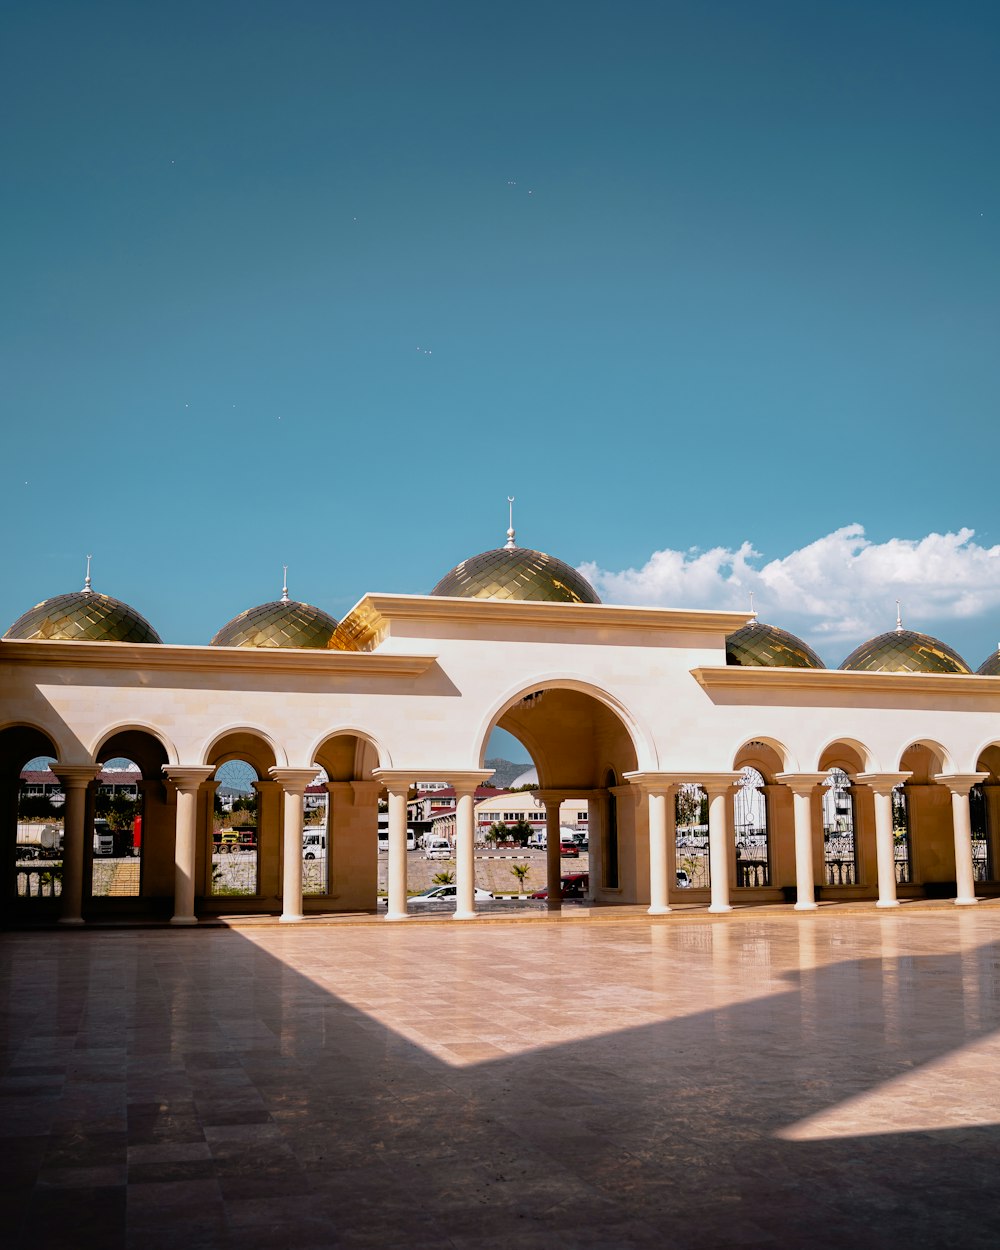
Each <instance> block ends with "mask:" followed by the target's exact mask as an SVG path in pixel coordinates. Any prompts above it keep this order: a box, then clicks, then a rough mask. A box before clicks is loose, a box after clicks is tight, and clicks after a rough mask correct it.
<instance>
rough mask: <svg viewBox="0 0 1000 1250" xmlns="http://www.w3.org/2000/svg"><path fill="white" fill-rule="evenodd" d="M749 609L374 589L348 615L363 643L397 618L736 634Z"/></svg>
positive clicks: (456, 622)
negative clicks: (359, 629) (467, 596)
mask: <svg viewBox="0 0 1000 1250" xmlns="http://www.w3.org/2000/svg"><path fill="white" fill-rule="evenodd" d="M746 615H747V614H746V613H745V612H718V611H701V610H699V609H694V608H642V607H622V606H619V605H617V604H608V603H547V602H537V603H536V602H533V601H527V602H522V601H520V600H516V599H452V598H448V597H447V596H443V595H441V596H439V595H390V594H369V595H365V597H364V598H363V599H361V600H359V602H358V603H356V604H355V605H354V607H353V608H352V609H351V610H350V612H348V613H347V614H346V615H345V617H344V620H347V619H348V618H350V617H353V616H357V618H359V619H360V620H362V621H363V622H364V627H363V628H364V633H363V635H362V636H361V637H360V638H358V639H357V641H358V643H359V645H364V643H365V641H367V640H368V639H370V638H372V637H374V636H376V635H377V634H379V633H380V632H382V631H383V629H384V627H385V625H387V624H391V623H392V621H394V620H397V621H428V622H433V621H445V622H448V623H450V624H463V625H482V624H484V623H489V624H491V625H510V624H517V625H566V626H570V627H576V628H583V629H593V628H594V627H595V626H596V627H598V628H601V629H607V628H615V629H643V630H649V629H654V630H662V631H663V632H664V633H669V632H673V631H676V630H682V631H685V632H693V631H697V632H701V633H704V632H705V631H706V630H708V631H714V632H720V633H723V634H731V633H733V632H734V631H735V630H737V629H740V628H741V627H742V626H743V625H745V624H746Z"/></svg>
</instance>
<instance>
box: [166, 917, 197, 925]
mask: <svg viewBox="0 0 1000 1250" xmlns="http://www.w3.org/2000/svg"><path fill="white" fill-rule="evenodd" d="M170 923H171V924H197V923H198V917H197V916H171V917H170Z"/></svg>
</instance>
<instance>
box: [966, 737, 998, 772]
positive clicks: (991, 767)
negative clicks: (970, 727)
mask: <svg viewBox="0 0 1000 1250" xmlns="http://www.w3.org/2000/svg"><path fill="white" fill-rule="evenodd" d="M987 752H989V753H990V754H989V756H988V757H987V759H986V760H985V762H984V761H983V757H984V756H986V754H987ZM986 770H988V771H989V772H991V773H992V774H993V775H994V776H996V777H1000V738H989V739H988V740H987V741H985V742H983V743H982V744H981V745H980V746H979V747H978V748H977V749H976V751H975V754H974V755H973V757H972V767H971V768H970V769H969V771H970V772H975V773H981V772H984V771H986Z"/></svg>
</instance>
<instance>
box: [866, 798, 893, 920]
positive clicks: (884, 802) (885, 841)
mask: <svg viewBox="0 0 1000 1250" xmlns="http://www.w3.org/2000/svg"><path fill="white" fill-rule="evenodd" d="M872 793H873V794H874V796H875V856H876V859H877V862H878V902H877V903H876V904H875V906H876V907H898V906H899V899H898V898H896V846H895V842H894V840H893V834H892V786H889V787H888V788H884V787H878V788H876V787H875V786H872Z"/></svg>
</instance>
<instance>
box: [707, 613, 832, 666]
mask: <svg viewBox="0 0 1000 1250" xmlns="http://www.w3.org/2000/svg"><path fill="white" fill-rule="evenodd" d="M726 663H727V664H741V665H755V664H759V665H763V666H764V667H766V668H825V667H826V665H825V664H824V663H823V661H822V660H821V659H820V658H819V656H818V655H817V654H816V652H815V651H814V650H813V649H812V647H810V646H809V645H808V644H807V643H804V642H803V641H802V639H801V638H796V636H795V635H794V634H790V633H788V631H787V630H784V629H779V628H778V627H777V625H764V624H762V623H761V622H760V621H758V620H757V619H756V618H755V619H754V620H752V621H747V623H746V624H745V625H744V626H743V628H742V629H738V630H737V631H736V633H735V634H730V635H729V637H728V638H727V639H726Z"/></svg>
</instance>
